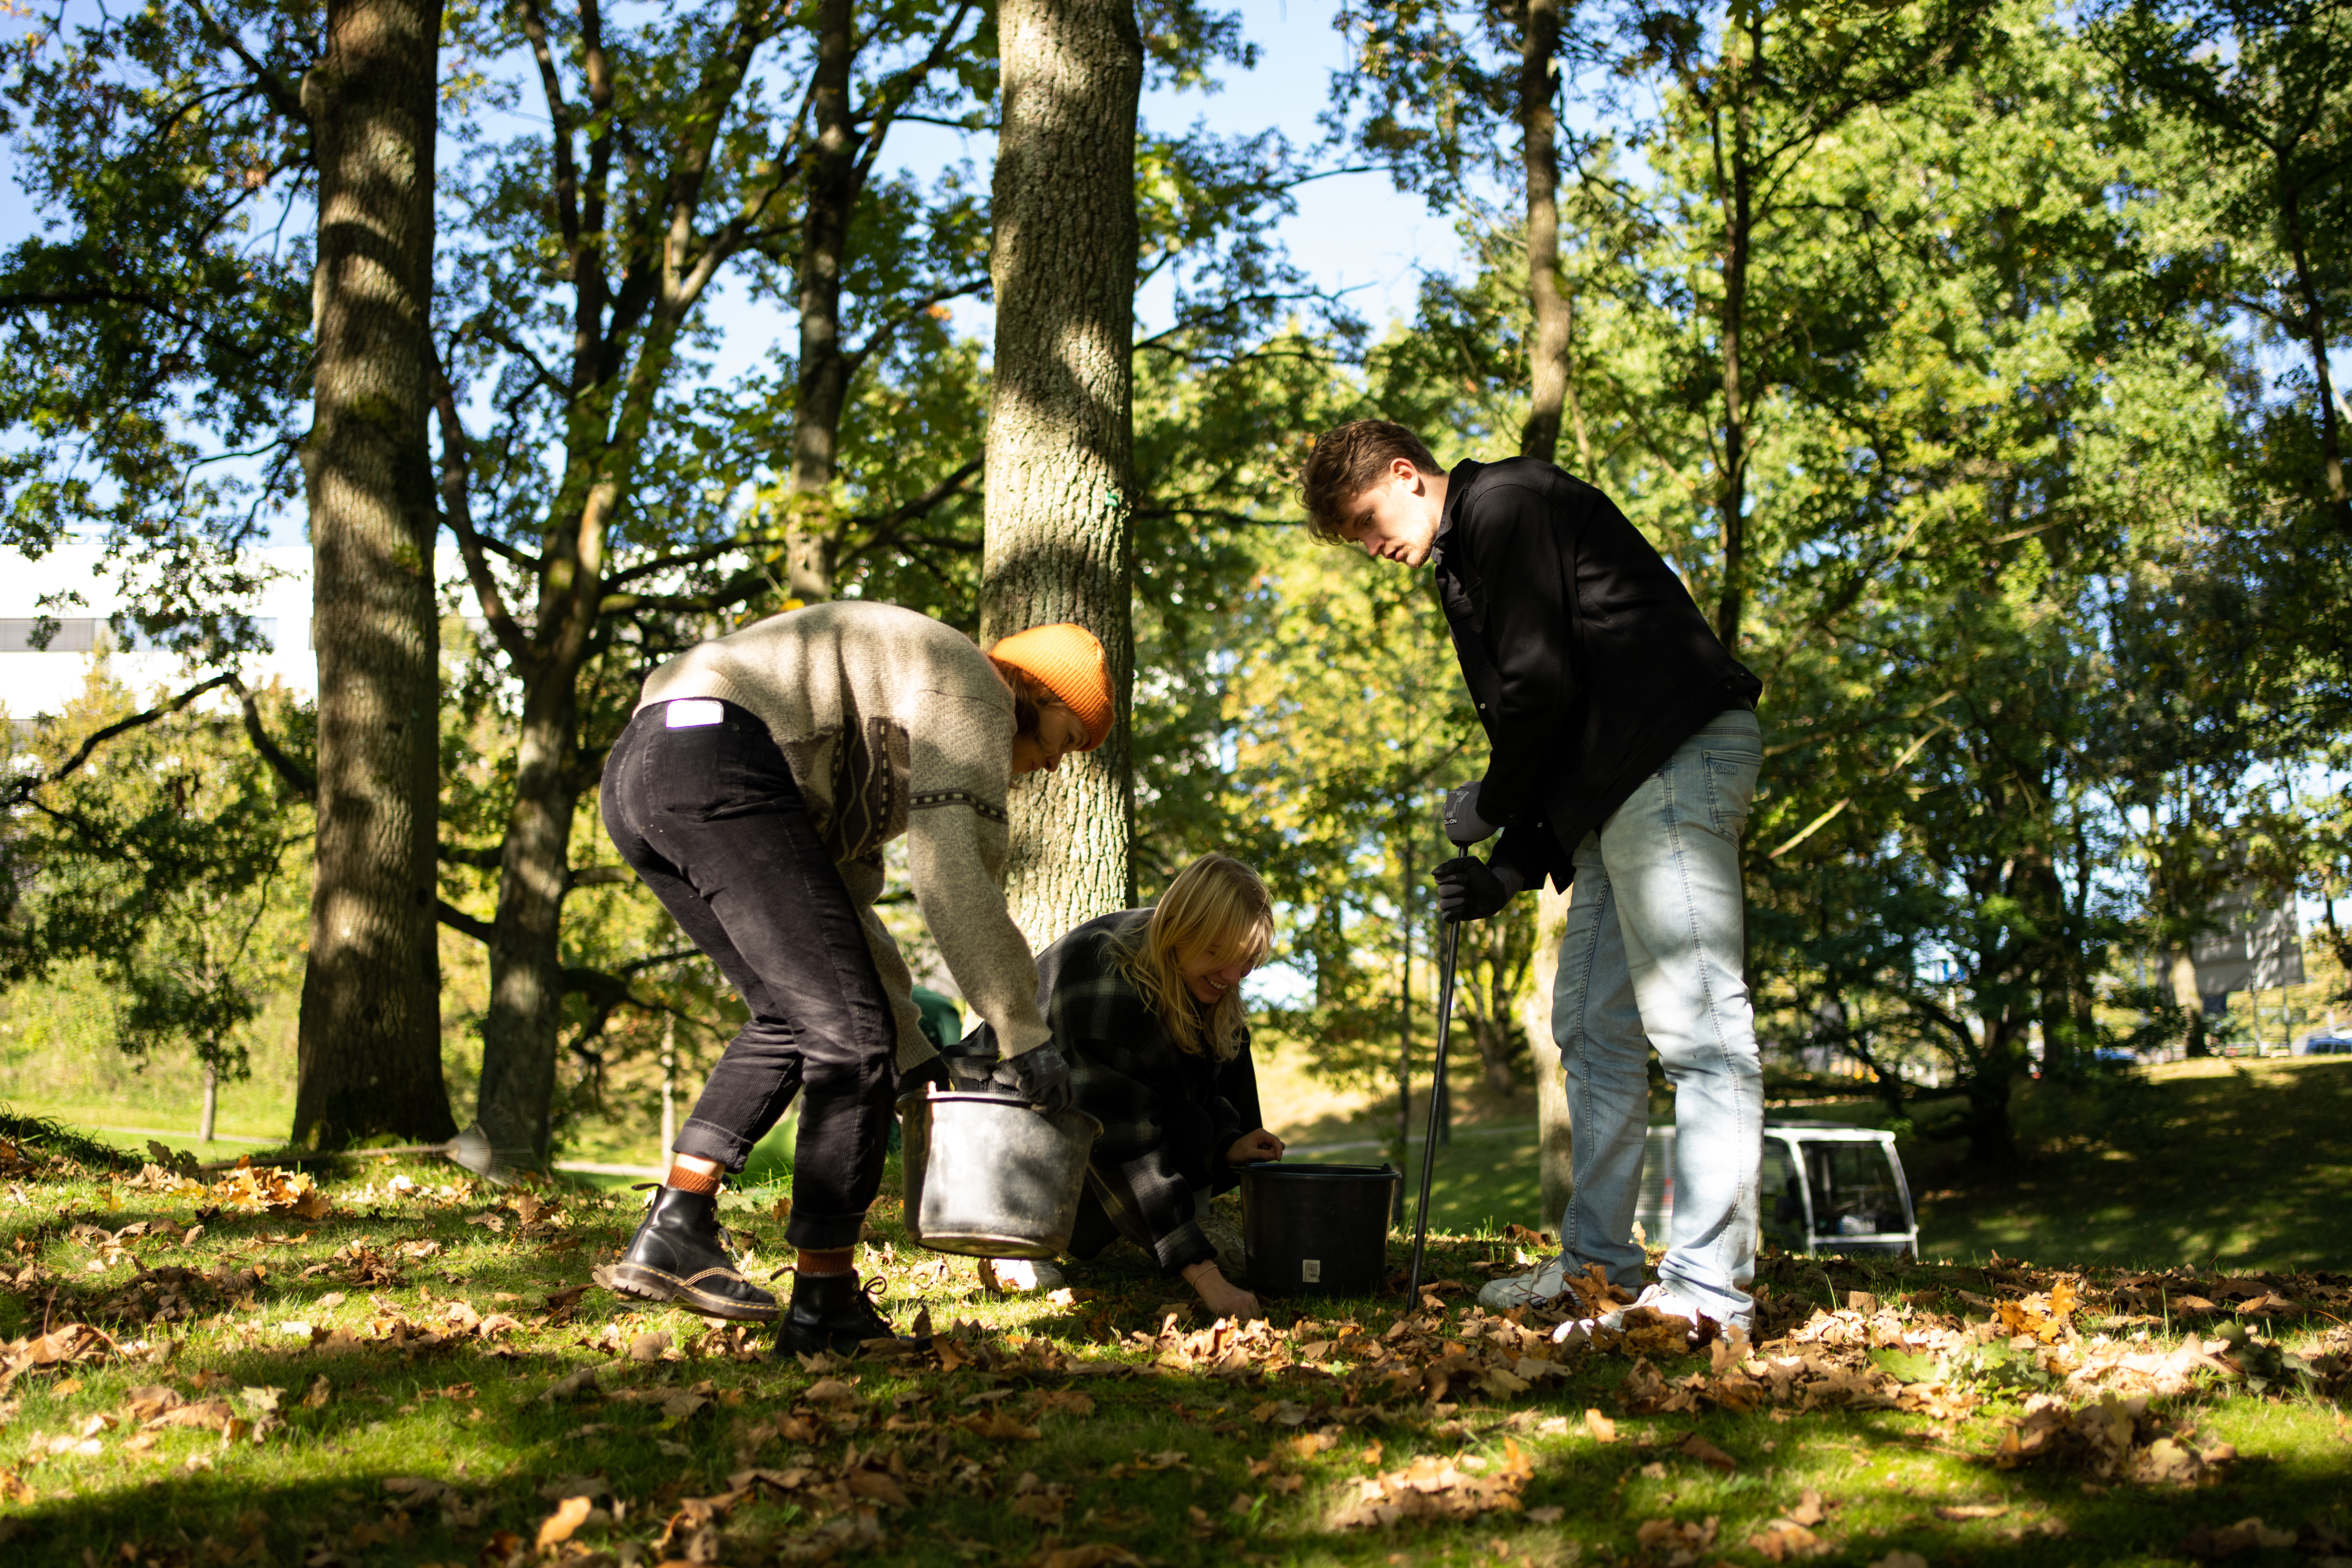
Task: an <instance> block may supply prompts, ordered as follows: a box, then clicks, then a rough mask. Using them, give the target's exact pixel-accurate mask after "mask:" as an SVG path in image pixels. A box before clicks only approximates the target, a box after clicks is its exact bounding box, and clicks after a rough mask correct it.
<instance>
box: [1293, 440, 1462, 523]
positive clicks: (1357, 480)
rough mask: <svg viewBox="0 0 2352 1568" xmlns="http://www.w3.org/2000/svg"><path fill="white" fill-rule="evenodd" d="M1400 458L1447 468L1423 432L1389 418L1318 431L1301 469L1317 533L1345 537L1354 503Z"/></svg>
mask: <svg viewBox="0 0 2352 1568" xmlns="http://www.w3.org/2000/svg"><path fill="white" fill-rule="evenodd" d="M1400 457H1402V458H1405V459H1407V460H1408V461H1410V462H1411V463H1412V465H1413V466H1414V467H1415V468H1418V469H1420V470H1421V471H1422V472H1423V473H1424V474H1428V475H1432V476H1435V475H1439V474H1443V473H1444V472H1445V470H1444V469H1443V468H1440V467H1439V466H1438V465H1437V459H1436V458H1434V457H1432V456H1431V455H1429V448H1428V447H1427V446H1425V445H1423V444H1422V439H1421V437H1420V436H1418V435H1415V434H1413V433H1412V431H1410V430H1407V429H1406V428H1405V427H1404V426H1403V425H1402V424H1396V423H1391V422H1390V421H1388V420H1385V419H1351V420H1349V422H1348V423H1345V424H1343V425H1340V426H1339V428H1338V429H1336V430H1327V431H1325V432H1324V433H1323V434H1320V435H1318V436H1317V437H1316V438H1315V449H1314V450H1313V451H1312V452H1309V453H1308V454H1307V461H1306V462H1305V463H1304V464H1302V465H1299V470H1298V498H1299V500H1300V501H1301V502H1303V503H1304V504H1305V506H1306V507H1307V528H1309V529H1310V530H1311V531H1312V532H1313V533H1314V535H1315V537H1316V538H1318V539H1321V540H1323V541H1324V542H1325V543H1327V544H1338V543H1340V542H1342V541H1343V540H1344V539H1345V538H1347V521H1348V519H1347V508H1348V507H1349V503H1351V502H1353V501H1354V500H1355V498H1356V497H1359V496H1360V495H1362V494H1363V493H1364V492H1365V491H1367V490H1369V489H1370V488H1371V487H1372V486H1374V485H1376V484H1378V483H1380V480H1381V476H1383V475H1385V474H1386V473H1387V472H1388V470H1389V465H1390V464H1391V463H1394V462H1395V461H1396V460H1397V459H1398V458H1400Z"/></svg>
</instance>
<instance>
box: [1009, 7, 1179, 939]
mask: <svg viewBox="0 0 2352 1568" xmlns="http://www.w3.org/2000/svg"><path fill="white" fill-rule="evenodd" d="M997 29H998V38H999V48H1000V51H1001V55H1000V58H1001V66H1002V70H1003V93H1004V100H1003V101H1004V108H1003V120H1002V129H1001V130H1000V131H999V133H998V141H997V153H996V175H995V183H994V187H993V196H994V209H995V225H996V226H995V237H994V241H993V244H992V249H991V252H990V257H989V273H990V277H992V280H993V282H994V285H995V291H996V361H995V369H994V372H993V382H992V388H991V392H990V401H989V417H988V448H987V473H988V514H987V539H986V546H985V550H984V553H983V557H982V592H981V611H980V634H981V642H982V645H983V646H985V645H986V644H987V643H991V642H992V641H994V640H995V639H997V638H999V637H1003V636H1005V635H1008V634H1010V633H1012V632H1018V631H1020V630H1022V629H1023V628H1024V627H1028V626H1034V625H1036V624H1039V623H1040V622H1052V621H1075V622H1077V623H1078V624H1080V625H1082V626H1084V627H1086V628H1087V630H1088V631H1090V632H1093V633H1094V634H1095V635H1096V636H1097V637H1098V638H1100V639H1101V640H1102V644H1103V651H1104V653H1106V654H1107V655H1108V658H1109V661H1110V673H1111V679H1112V684H1113V690H1114V691H1115V692H1116V693H1117V694H1118V720H1117V722H1116V723H1115V724H1114V726H1113V727H1112V730H1111V735H1110V738H1109V739H1108V740H1107V741H1105V742H1104V743H1103V745H1102V746H1100V747H1097V749H1095V750H1094V751H1091V752H1087V753H1084V754H1082V755H1079V756H1075V757H1072V758H1069V759H1068V760H1067V761H1066V762H1064V763H1063V764H1062V765H1061V767H1060V768H1058V769H1056V770H1055V771H1054V772H1052V773H1047V774H1044V775H1042V776H1037V777H1034V778H1033V779H1031V781H1030V782H1029V783H1028V784H1026V785H1024V787H1023V788H1021V789H1017V790H1016V791H1014V794H1013V844H1014V852H1013V865H1012V869H1011V873H1010V875H1009V879H1008V881H1009V884H1010V885H1009V887H1008V893H1009V895H1010V897H1011V900H1012V906H1013V918H1014V920H1016V921H1017V922H1019V924H1020V925H1021V928H1022V930H1023V931H1024V932H1025V933H1026V934H1027V935H1028V936H1029V939H1030V941H1031V942H1032V944H1034V945H1039V946H1042V945H1043V944H1044V943H1045V942H1047V941H1050V940H1051V939H1052V938H1053V937H1055V936H1058V935H1060V934H1061V933H1062V932H1064V931H1066V930H1068V929H1070V928H1071V927H1072V926H1074V925H1078V924H1079V923H1080V922H1082V921H1086V920H1089V919H1092V918H1093V917H1094V916H1096V915H1102V914H1105V913H1108V911H1110V910H1114V909H1119V908H1123V907H1125V906H1127V905H1128V904H1130V903H1131V902H1133V899H1134V896H1135V867H1134V856H1133V844H1134V833H1135V787H1134V779H1133V776H1132V773H1131V772H1130V769H1129V722H1128V721H1129V706H1130V699H1131V693H1132V687H1133V681H1134V673H1135V634H1134V615H1133V610H1132V607H1131V605H1130V603H1129V597H1130V594H1131V592H1132V585H1133V582H1134V574H1135V564H1134V535H1133V529H1134V505H1135V503H1134V498H1133V496H1132V494H1131V490H1132V485H1133V479H1132V474H1131V466H1132V444H1133V432H1132V426H1131V423H1130V421H1131V414H1132V402H1133V369H1132V363H1131V358H1130V356H1131V353H1132V343H1133V339H1134V328H1135V273H1136V243H1137V229H1136V215H1135V130H1136V105H1137V100H1138V98H1139V94H1140V92H1141V90H1142V85H1143V41H1142V37H1141V35H1140V33H1139V30H1138V29H1137V26H1136V22H1135V9H1134V5H1133V0H1075V3H1057V0H1013V3H1012V4H1008V5H1003V6H1001V7H1000V9H999V11H998V15H997Z"/></svg>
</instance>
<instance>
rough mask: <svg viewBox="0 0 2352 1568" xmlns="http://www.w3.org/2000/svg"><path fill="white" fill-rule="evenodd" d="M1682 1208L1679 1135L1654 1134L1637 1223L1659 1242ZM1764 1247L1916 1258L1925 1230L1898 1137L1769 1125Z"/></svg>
mask: <svg viewBox="0 0 2352 1568" xmlns="http://www.w3.org/2000/svg"><path fill="white" fill-rule="evenodd" d="M1674 1208H1675V1130H1674V1129H1673V1128H1672V1127H1653V1128H1651V1129H1650V1135H1649V1142H1648V1144H1647V1145H1645V1147H1644V1149H1643V1158H1642V1197H1641V1202H1640V1203H1639V1205H1638V1206H1637V1207H1635V1210H1634V1217H1635V1218H1637V1219H1638V1220H1639V1221H1640V1222H1641V1225H1642V1230H1643V1234H1644V1235H1646V1236H1647V1237H1648V1238H1649V1239H1651V1240H1652V1241H1653V1242H1663V1241H1664V1240H1665V1239H1666V1235H1667V1228H1668V1226H1669V1225H1670V1224H1671V1222H1672V1220H1673V1218H1674ZM1763 1209H1764V1213H1763V1220H1764V1239H1765V1240H1767V1241H1769V1242H1770V1243H1772V1244H1774V1245H1775V1246H1779V1247H1785V1248H1787V1249H1789V1250H1790V1251H1791V1252H1834V1253H1843V1254H1850V1255H1876V1256H1881V1257H1896V1258H1916V1257H1917V1256H1919V1222H1918V1219H1917V1218H1916V1215H1915V1214H1914V1213H1913V1211H1912V1207H1911V1189H1910V1187H1909V1186H1908V1185H1906V1183H1905V1181H1904V1179H1903V1159H1902V1156H1901V1155H1897V1154H1896V1153H1895V1134H1892V1133H1886V1132H1881V1131H1879V1130H1878V1129H1877V1128H1875V1127H1849V1126H1845V1125H1843V1124H1840V1123H1836V1122H1804V1121H1785V1122H1767V1123H1765V1124H1764V1194H1763Z"/></svg>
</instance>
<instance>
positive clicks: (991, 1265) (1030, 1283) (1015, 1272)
mask: <svg viewBox="0 0 2352 1568" xmlns="http://www.w3.org/2000/svg"><path fill="white" fill-rule="evenodd" d="M980 1266H981V1269H982V1271H983V1272H984V1273H985V1274H986V1275H987V1278H988V1280H992V1281H994V1282H995V1283H994V1287H993V1288H994V1289H996V1290H998V1291H1003V1292H1004V1293H1005V1294H1007V1295H1013V1296H1026V1295H1031V1294H1034V1292H1036V1291H1058V1290H1060V1289H1061V1288H1062V1286H1063V1283H1064V1281H1063V1278H1062V1271H1061V1270H1059V1269H1056V1268H1055V1267H1054V1265H1052V1264H1051V1263H1048V1262H1046V1261H1045V1260H1043V1259H1035V1258H983V1259H982V1260H980ZM982 1282H983V1283H986V1282H987V1281H982Z"/></svg>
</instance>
